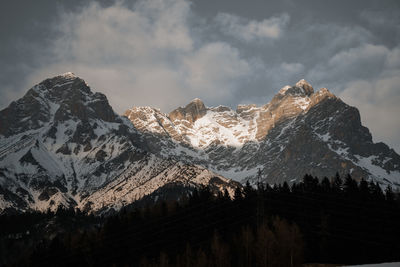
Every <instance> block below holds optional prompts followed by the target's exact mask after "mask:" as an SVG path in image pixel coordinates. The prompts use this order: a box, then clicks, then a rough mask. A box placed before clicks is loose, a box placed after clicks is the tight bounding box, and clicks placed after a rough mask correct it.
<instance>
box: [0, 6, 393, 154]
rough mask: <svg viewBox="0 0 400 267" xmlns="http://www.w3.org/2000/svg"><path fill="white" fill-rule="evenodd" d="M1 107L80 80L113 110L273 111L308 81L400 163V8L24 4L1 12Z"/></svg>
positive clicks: (120, 111) (4, 8)
mask: <svg viewBox="0 0 400 267" xmlns="http://www.w3.org/2000/svg"><path fill="white" fill-rule="evenodd" d="M0 70H1V71H0V90H1V91H0V108H1V109H2V108H5V107H6V106H8V104H9V103H10V102H11V101H13V100H16V99H18V98H19V97H21V96H22V95H23V94H25V92H26V91H27V90H28V89H29V88H31V87H32V86H33V85H34V84H36V83H38V82H40V81H42V80H43V79H45V78H47V77H52V76H55V75H57V74H60V73H64V72H68V71H72V72H74V73H75V74H76V75H78V76H80V77H81V78H83V79H84V80H86V81H87V82H88V83H89V85H90V86H91V88H92V90H94V91H100V92H103V93H105V94H106V95H107V97H108V99H109V101H110V103H111V105H112V106H113V108H114V110H115V111H116V112H118V113H123V112H124V111H125V110H126V109H128V108H130V107H132V106H143V105H146V106H153V107H159V108H161V110H162V111H164V112H169V111H171V110H172V109H174V108H175V107H178V106H182V105H185V104H186V103H188V102H189V101H190V100H191V99H193V98H195V97H198V98H201V99H203V101H204V102H205V104H206V105H208V106H215V105H228V106H231V107H233V108H235V107H236V105H237V104H240V103H256V104H258V105H261V104H265V103H267V102H269V101H270V100H271V98H272V96H273V95H274V94H275V93H276V92H277V91H278V90H279V89H280V88H281V87H283V86H284V85H287V84H289V85H292V84H294V83H296V82H297V81H298V80H300V79H302V78H304V79H306V80H307V81H309V82H310V83H311V84H312V85H313V86H314V88H315V89H319V88H321V87H327V88H328V89H329V90H331V91H332V92H333V93H334V94H336V95H337V96H339V97H341V98H342V99H343V100H344V101H345V102H346V103H348V104H350V105H353V106H356V107H358V108H359V110H360V112H361V117H362V122H363V124H364V125H366V126H367V127H369V128H370V130H371V132H372V134H373V137H374V141H375V142H377V141H384V142H385V143H387V144H389V145H390V146H391V147H393V148H395V149H396V151H397V152H400V104H399V103H400V1H397V0H394V1H389V0H385V1H381V0H376V1H366V0H360V1H349V0H345V1H338V0H335V1H320V0H307V1H306V0H302V1H297V0H296V1H295V0H277V1H271V0H269V1H263V0H258V1H243V0H237V1H235V0H225V1H218V0H199V1H185V0H147V1H105V0H104V1H82V0H79V1H78V0H68V1H56V0H38V1H31V0H25V1H21V0H13V1H2V6H1V9H0Z"/></svg>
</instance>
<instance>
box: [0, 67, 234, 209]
mask: <svg viewBox="0 0 400 267" xmlns="http://www.w3.org/2000/svg"><path fill="white" fill-rule="evenodd" d="M170 184H176V185H180V186H182V187H183V188H186V189H185V190H187V188H194V187H199V186H202V185H211V186H212V188H214V189H215V190H219V191H222V190H224V189H227V190H228V192H230V193H233V191H234V189H235V188H236V187H237V186H238V183H236V182H233V181H230V180H228V179H226V178H224V177H222V176H221V175H218V174H215V173H213V172H212V171H209V170H207V169H206V168H204V167H202V166H199V165H196V164H193V163H189V162H186V163H183V162H179V161H177V160H175V159H168V158H161V157H160V156H157V155H155V154H154V153H152V152H151V149H150V148H149V143H148V141H147V139H146V138H145V136H144V135H143V134H142V132H140V131H138V130H137V129H136V128H135V127H134V126H133V125H132V123H131V122H130V121H129V120H128V119H127V118H125V117H123V116H119V115H117V114H116V113H115V112H114V111H113V109H112V108H111V106H110V105H109V103H108V101H107V98H106V96H105V95H103V94H101V93H93V92H92V91H91V89H90V87H89V86H88V85H87V84H86V83H85V81H84V80H82V79H80V78H79V77H77V76H75V75H74V74H73V73H65V74H63V75H59V76H56V77H53V78H50V79H46V80H44V81H43V82H41V83H39V84H38V85H35V86H34V87H33V88H31V89H30V90H29V91H28V92H27V93H26V94H25V96H23V97H22V98H20V99H19V100H17V101H15V102H12V103H11V104H10V105H9V106H8V107H7V108H5V109H4V110H1V111H0V211H4V210H8V209H16V210H21V211H25V210H31V209H35V210H42V211H44V210H47V209H49V208H50V209H52V210H54V209H56V208H57V207H58V206H60V205H61V206H65V207H78V208H80V209H82V210H86V211H90V212H107V211H110V210H112V209H115V210H117V209H120V208H121V207H122V206H124V205H127V204H130V203H132V202H133V201H135V200H137V199H141V198H143V197H144V196H146V195H149V194H152V193H153V192H154V191H156V190H158V192H159V190H160V188H163V187H164V186H167V185H170Z"/></svg>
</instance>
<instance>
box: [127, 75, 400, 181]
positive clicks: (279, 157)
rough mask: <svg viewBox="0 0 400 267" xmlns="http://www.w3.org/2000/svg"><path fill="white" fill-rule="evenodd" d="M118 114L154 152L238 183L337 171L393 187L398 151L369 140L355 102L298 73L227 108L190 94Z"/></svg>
mask: <svg viewBox="0 0 400 267" xmlns="http://www.w3.org/2000/svg"><path fill="white" fill-rule="evenodd" d="M124 115H125V116H126V117H128V118H129V119H130V120H131V121H132V123H133V125H134V126H135V128H136V129H137V130H138V131H140V132H141V133H143V136H144V138H145V139H146V140H147V141H148V144H149V150H150V151H152V152H153V153H154V154H156V155H158V156H160V157H164V158H174V159H176V160H179V161H183V162H190V163H195V164H198V165H202V166H204V167H206V168H208V169H210V170H212V171H213V172H216V173H218V174H220V175H223V176H225V177H228V178H232V179H234V180H236V181H240V182H242V183H243V182H245V181H248V180H249V181H251V182H253V183H256V182H257V181H258V180H259V179H261V180H262V181H264V182H267V183H270V184H274V183H282V182H284V181H286V182H289V183H292V182H295V181H299V180H300V179H302V177H303V175H304V174H306V173H309V174H312V175H315V176H318V177H320V178H322V177H324V176H327V177H333V176H334V175H335V173H336V172H339V173H340V174H342V175H346V174H348V173H350V174H351V175H352V177H353V178H355V179H361V178H365V179H368V180H373V181H376V182H378V183H380V184H381V185H383V186H387V185H391V186H392V187H400V156H399V155H398V154H397V153H396V152H395V151H394V150H393V149H390V148H389V147H388V146H387V145H385V144H384V143H373V141H372V136H371V134H370V132H369V130H368V129H367V128H366V127H364V126H363V125H362V124H361V119H360V113H359V111H358V110H357V108H355V107H351V106H349V105H347V104H346V103H344V102H343V101H342V100H341V99H340V98H338V97H336V96H335V95H334V94H332V93H331V92H330V91H329V90H328V89H326V88H322V89H320V90H318V91H316V92H314V89H313V87H312V86H311V85H310V84H309V83H308V82H306V81H305V80H300V81H299V82H297V83H296V84H295V85H294V86H285V87H283V88H282V89H280V90H279V92H278V93H277V94H276V95H275V96H274V97H273V99H272V100H271V101H270V102H269V103H267V104H265V105H263V106H256V105H239V106H238V107H237V108H236V110H233V109H231V108H230V107H225V106H218V107H206V106H205V105H204V103H203V102H202V101H201V100H200V99H194V100H193V101H192V102H190V103H189V104H188V105H186V106H185V107H180V108H177V109H175V110H173V111H172V112H170V113H169V114H164V113H162V112H161V111H160V110H158V109H155V108H151V107H133V108H132V109H129V110H127V111H126V112H125V114H124ZM259 170H260V171H261V175H258V173H259Z"/></svg>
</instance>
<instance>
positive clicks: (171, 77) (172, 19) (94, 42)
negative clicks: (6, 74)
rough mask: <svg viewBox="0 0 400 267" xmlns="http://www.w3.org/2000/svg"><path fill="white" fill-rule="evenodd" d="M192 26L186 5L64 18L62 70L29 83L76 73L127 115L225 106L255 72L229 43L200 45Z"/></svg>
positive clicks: (94, 10) (58, 50)
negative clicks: (199, 103)
mask: <svg viewBox="0 0 400 267" xmlns="http://www.w3.org/2000/svg"><path fill="white" fill-rule="evenodd" d="M190 18H191V9H190V3H189V2H187V1H183V0H150V1H139V2H137V3H136V4H134V5H133V6H127V5H126V4H125V3H124V2H117V3H116V4H114V5H111V6H109V7H101V6H100V5H98V4H96V3H92V4H90V5H89V6H87V7H86V8H84V9H83V10H82V11H81V12H79V13H68V14H64V16H63V18H62V21H61V23H60V25H59V31H60V32H61V33H62V34H61V36H60V37H59V38H57V39H56V40H55V41H54V43H53V45H52V48H51V49H52V54H53V56H54V63H53V64H50V65H48V66H45V67H43V68H40V69H38V70H36V71H35V72H34V74H33V75H32V76H31V78H30V80H29V83H31V84H32V83H33V81H35V82H38V81H40V80H41V79H44V78H46V77H48V76H49V75H56V74H57V73H63V72H66V71H72V72H74V73H76V74H77V75H79V76H81V77H82V78H84V79H85V80H86V81H87V82H88V83H89V84H90V85H91V86H92V87H93V88H94V90H96V91H101V92H103V93H105V94H106V95H107V97H108V98H109V100H110V102H111V104H112V106H113V107H114V108H115V110H116V111H117V112H119V113H122V112H123V111H124V110H126V109H128V108H130V107H132V106H134V105H135V106H139V105H149V104H151V105H152V106H155V107H160V108H161V109H162V110H163V111H165V112H168V111H170V110H171V109H173V108H175V107H177V106H180V105H182V103H186V102H188V101H190V100H191V99H192V98H194V97H200V98H203V99H204V100H205V101H206V103H207V104H210V105H216V104H219V103H222V102H224V100H225V101H226V100H227V99H230V98H232V97H233V95H234V92H235V91H236V90H237V89H238V88H239V87H240V86H241V85H243V84H244V82H245V81H246V77H247V76H249V75H251V72H252V71H251V68H252V65H251V63H250V62H248V60H246V59H244V58H242V57H241V55H240V53H239V50H238V49H236V48H234V47H232V46H231V45H229V44H227V43H225V42H221V41H216V42H201V41H197V40H198V39H201V38H197V37H198V36H194V34H193V32H192V29H191V26H190V23H191V21H190Z"/></svg>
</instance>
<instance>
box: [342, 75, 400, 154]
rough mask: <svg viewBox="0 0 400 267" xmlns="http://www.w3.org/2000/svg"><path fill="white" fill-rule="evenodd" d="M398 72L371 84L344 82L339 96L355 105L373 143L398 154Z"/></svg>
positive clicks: (399, 112) (362, 81) (399, 81)
mask: <svg viewBox="0 0 400 267" xmlns="http://www.w3.org/2000/svg"><path fill="white" fill-rule="evenodd" d="M399 84H400V71H397V72H394V73H392V75H390V76H389V77H381V78H379V79H377V80H375V81H373V82H367V81H364V80H357V81H352V82H350V83H348V85H347V86H346V88H345V90H343V91H342V92H341V93H340V95H339V96H340V97H341V98H342V99H343V100H344V101H345V102H346V103H348V104H350V105H353V106H356V107H357V108H358V109H359V110H360V113H361V120H362V123H363V124H364V125H365V126H367V127H368V128H369V129H370V130H371V132H372V136H373V137H374V141H375V142H376V141H382V142H385V143H388V144H391V146H392V147H393V148H394V149H395V150H396V151H397V153H399V152H400V140H399V139H400V138H399V136H400V116H399V114H400V105H399V103H400V95H399Z"/></svg>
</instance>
